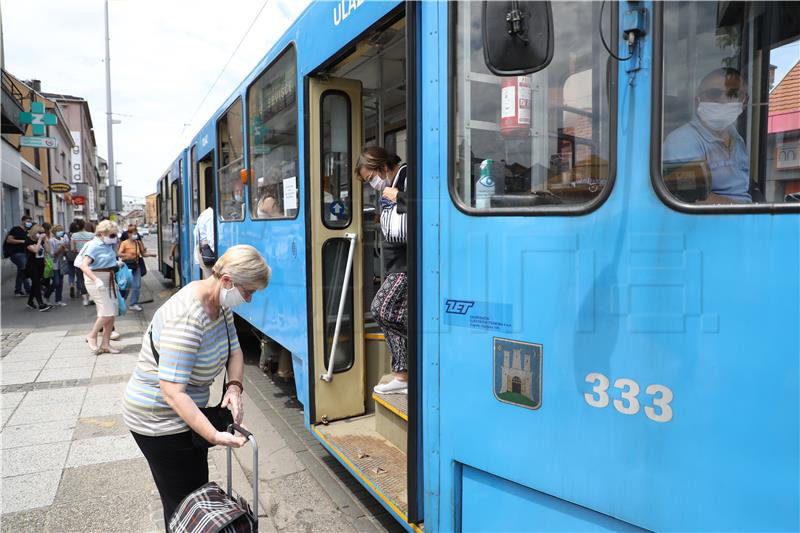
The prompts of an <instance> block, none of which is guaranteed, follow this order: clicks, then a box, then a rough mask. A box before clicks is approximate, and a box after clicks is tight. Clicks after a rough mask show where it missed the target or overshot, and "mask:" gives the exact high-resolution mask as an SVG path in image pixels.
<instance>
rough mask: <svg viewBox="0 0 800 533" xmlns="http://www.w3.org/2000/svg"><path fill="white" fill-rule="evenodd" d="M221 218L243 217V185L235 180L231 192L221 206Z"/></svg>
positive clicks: (237, 218)
mask: <svg viewBox="0 0 800 533" xmlns="http://www.w3.org/2000/svg"><path fill="white" fill-rule="evenodd" d="M222 210H223V218H224V219H226V220H241V219H243V218H244V185H242V183H241V182H238V181H237V182H236V183H235V184H234V186H233V194H232V195H231V196H228V198H227V199H226V200H225V203H224V204H223V206H222Z"/></svg>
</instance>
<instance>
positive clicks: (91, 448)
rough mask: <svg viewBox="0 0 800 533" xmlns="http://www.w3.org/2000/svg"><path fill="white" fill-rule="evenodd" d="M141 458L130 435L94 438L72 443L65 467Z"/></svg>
mask: <svg viewBox="0 0 800 533" xmlns="http://www.w3.org/2000/svg"><path fill="white" fill-rule="evenodd" d="M141 456H142V453H141V451H139V447H138V446H137V445H136V442H135V441H134V440H133V437H132V436H131V435H130V434H127V435H112V436H106V437H95V438H91V439H83V440H76V441H73V443H72V447H71V448H70V451H69V457H68V458H67V467H68V468H72V467H76V466H83V465H92V464H98V463H107V462H110V461H122V460H125V459H135V458H138V457H141Z"/></svg>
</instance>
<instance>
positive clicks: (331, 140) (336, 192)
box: [320, 91, 352, 228]
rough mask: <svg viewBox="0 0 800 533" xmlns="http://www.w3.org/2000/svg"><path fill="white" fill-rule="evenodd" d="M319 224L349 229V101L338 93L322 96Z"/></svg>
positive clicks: (350, 155) (333, 92)
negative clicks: (320, 214) (320, 215)
mask: <svg viewBox="0 0 800 533" xmlns="http://www.w3.org/2000/svg"><path fill="white" fill-rule="evenodd" d="M321 108H322V145H321V148H322V154H321V158H320V162H321V164H322V172H321V173H320V175H321V176H322V187H321V189H322V223H323V224H325V226H327V227H329V228H346V227H347V226H349V225H350V220H351V213H350V211H351V210H350V205H351V189H352V182H351V180H352V177H351V175H352V171H351V170H350V167H351V160H352V150H351V146H350V99H349V98H348V97H347V95H346V94H345V93H342V92H339V91H326V92H325V93H324V94H323V95H322V103H321Z"/></svg>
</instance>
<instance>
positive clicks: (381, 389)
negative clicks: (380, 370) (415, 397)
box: [372, 378, 408, 394]
mask: <svg viewBox="0 0 800 533" xmlns="http://www.w3.org/2000/svg"><path fill="white" fill-rule="evenodd" d="M372 390H373V391H375V392H377V393H378V394H408V381H400V380H399V379H397V378H394V379H392V381H390V382H388V383H378V384H377V385H375V388H374V389H372Z"/></svg>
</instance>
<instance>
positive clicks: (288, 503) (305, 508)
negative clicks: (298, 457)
mask: <svg viewBox="0 0 800 533" xmlns="http://www.w3.org/2000/svg"><path fill="white" fill-rule="evenodd" d="M270 488H271V494H272V497H273V499H274V505H275V507H276V512H275V514H274V515H273V520H274V521H275V525H276V527H277V528H278V530H279V531H354V529H353V527H352V526H351V525H350V524H349V523H348V522H347V520H346V519H345V517H344V516H343V515H342V514H341V513H340V512H338V511H337V510H336V508H335V507H334V505H333V502H332V501H331V500H330V498H329V497H328V495H327V494H326V493H325V492H324V491H323V490H322V489H321V488H320V486H319V485H318V484H317V483H316V481H315V480H314V478H313V477H311V475H310V474H309V473H308V472H298V473H297V474H292V475H290V476H286V477H284V478H280V479H275V480H272V482H271V483H270ZM302 502H305V503H302Z"/></svg>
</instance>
